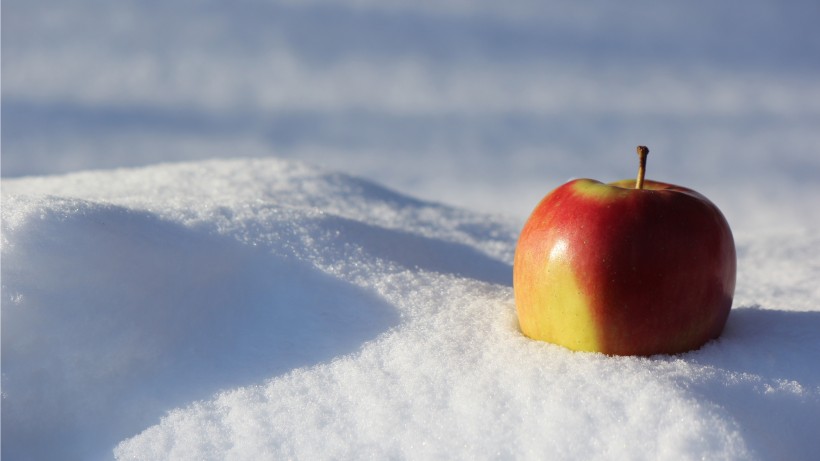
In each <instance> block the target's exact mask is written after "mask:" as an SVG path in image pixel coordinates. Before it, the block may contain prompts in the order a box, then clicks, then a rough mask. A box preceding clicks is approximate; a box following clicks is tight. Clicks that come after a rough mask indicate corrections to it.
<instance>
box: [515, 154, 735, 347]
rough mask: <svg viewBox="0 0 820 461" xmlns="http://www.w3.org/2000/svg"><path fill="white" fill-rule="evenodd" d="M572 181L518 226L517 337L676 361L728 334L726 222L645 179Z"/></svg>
mask: <svg viewBox="0 0 820 461" xmlns="http://www.w3.org/2000/svg"><path fill="white" fill-rule="evenodd" d="M648 152H649V150H648V149H646V148H645V147H643V146H639V148H638V153H639V155H640V157H641V168H640V169H639V173H638V181H637V183H636V181H635V180H624V181H617V182H614V183H611V184H603V183H601V182H598V181H594V180H591V179H576V180H573V181H570V182H568V183H566V184H564V185H562V186H560V187H558V188H557V189H555V190H554V191H552V192H551V193H550V194H549V195H547V196H546V197H545V198H544V199H543V200H542V201H541V203H539V204H538V206H537V207H536V208H535V210H534V211H533V212H532V215H531V216H530V217H529V219H528V220H527V223H526V224H525V225H524V229H523V230H522V232H521V237H520V238H519V240H518V245H517V247H516V250H515V261H514V264H513V287H514V291H515V304H516V310H517V312H518V319H519V323H520V326H521V331H522V332H523V333H524V334H525V335H527V336H529V337H530V338H533V339H538V340H543V341H548V342H551V343H555V344H560V345H562V346H565V347H567V348H569V349H573V350H578V351H597V352H603V353H605V354H614V355H653V354H674V353H679V352H685V351H689V350H693V349H697V348H699V347H701V346H702V345H703V344H705V343H706V342H707V341H709V340H711V339H714V338H717V337H718V336H719V335H720V333H721V332H722V331H723V327H724V325H725V324H726V320H727V318H728V316H729V310H730V309H731V306H732V297H733V295H734V289H735V268H736V256H735V245H734V240H733V238H732V232H731V230H730V229H729V224H728V223H727V222H726V219H725V218H724V217H723V214H722V213H721V212H720V210H718V208H717V207H716V206H715V205H714V204H713V203H712V202H710V201H709V200H708V199H707V198H706V197H704V196H703V195H701V194H699V193H697V192H695V191H693V190H691V189H687V188H685V187H680V186H675V185H672V184H665V183H661V182H655V181H646V182H645V183H644V180H643V174H644V173H643V172H644V165H645V161H646V155H647V154H648Z"/></svg>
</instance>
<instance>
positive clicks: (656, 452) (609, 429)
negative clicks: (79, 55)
mask: <svg viewBox="0 0 820 461" xmlns="http://www.w3.org/2000/svg"><path fill="white" fill-rule="evenodd" d="M2 219H3V220H2V245H3V247H2V263H3V264H2V285H3V286H2V288H3V293H2V296H3V297H2V368H3V369H2V372H3V375H2V389H3V425H2V432H3V433H2V438H3V447H2V450H3V455H4V457H8V458H13V459H47V458H55V457H59V458H66V457H68V458H84V459H88V458H92V459H105V458H111V457H112V456H114V457H116V458H118V459H151V460H156V459H192V460H193V459H260V458H262V459H282V458H295V459H359V458H369V459H385V458H409V459H430V458H447V459H450V458H456V459H487V458H518V459H544V458H551V459H622V458H628V459H754V458H761V459H811V458H812V457H813V456H814V455H815V454H816V453H817V452H818V450H820V443H818V440H817V437H816V435H815V434H814V430H815V429H816V427H817V426H818V424H820V370H818V369H817V367H816V360H817V357H818V356H820V334H818V331H820V308H818V306H820V289H818V288H817V286H816V285H815V284H814V281H815V280H816V279H817V276H818V275H819V274H820V265H818V263H817V262H816V261H817V258H811V257H806V255H812V254H814V255H816V254H818V250H820V238H818V237H817V236H816V235H815V233H812V232H809V231H808V230H794V231H790V232H788V233H784V232H780V233H765V234H764V233H755V232H747V233H744V235H743V236H742V237H741V238H739V239H738V242H737V243H738V252H739V274H738V279H739V284H738V292H737V295H736V303H735V309H734V310H733V312H732V314H731V316H730V319H729V323H728V326H727V330H726V332H725V334H724V335H723V336H722V337H721V339H719V340H718V341H715V342H712V343H710V344H708V345H707V346H705V347H704V348H703V349H701V350H699V351H696V352H692V353H689V354H683V355H680V356H674V357H669V356H659V357H652V358H615V357H606V356H603V355H600V354H584V353H572V352H569V351H567V350H565V349H562V348H560V347H557V346H553V345H549V344H545V343H539V342H534V341H531V340H528V339H527V338H524V337H523V336H522V335H521V334H520V332H519V331H518V328H517V323H516V319H515V312H514V305H513V299H512V290H511V286H510V284H511V265H510V264H511V260H512V254H513V251H514V246H515V239H516V236H517V231H518V229H517V228H516V226H514V225H511V224H510V223H508V222H506V220H505V219H503V218H501V217H498V216H491V215H484V214H479V213H473V212H468V211H465V210H460V209H456V208H452V207H448V206H445V205H442V204H438V203H431V202H424V201H420V200H417V199H414V198H411V197H407V196H403V195H399V194H397V193H395V192H392V191H390V190H387V189H385V188H383V187H381V186H379V185H377V184H374V183H371V182H368V181H365V180H362V179H359V178H355V177H351V176H347V175H343V174H339V173H336V172H333V171H325V170H322V169H320V168H316V167H312V166H309V165H306V164H302V163H297V162H287V161H281V160H276V159H269V160H230V161H225V160H223V161H205V162H198V163H189V164H173V165H156V166H152V167H147V168H141V169H130V170H115V171H99V172H95V171H88V172H82V173H76V174H71V175H67V176H61V177H41V178H23V179H16V180H7V181H4V182H3V207H2ZM112 449H113V455H112Z"/></svg>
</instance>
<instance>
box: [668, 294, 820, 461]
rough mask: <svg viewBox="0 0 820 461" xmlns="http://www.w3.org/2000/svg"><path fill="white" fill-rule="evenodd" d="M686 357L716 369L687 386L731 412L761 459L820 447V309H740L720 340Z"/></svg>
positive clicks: (800, 455) (811, 454) (810, 455)
mask: <svg viewBox="0 0 820 461" xmlns="http://www.w3.org/2000/svg"><path fill="white" fill-rule="evenodd" d="M683 358H684V359H685V360H687V361H689V362H690V363H692V364H695V365H702V366H704V367H706V368H708V369H709V370H712V371H713V372H714V373H713V374H706V376H708V377H707V378H698V379H694V380H693V381H692V382H687V383H686V387H687V388H688V389H689V390H690V391H692V392H693V393H694V394H696V395H697V396H699V397H700V398H702V399H703V400H706V401H709V402H712V403H713V404H715V405H716V406H717V407H719V409H720V410H721V411H725V412H726V413H727V414H728V415H729V416H731V418H732V419H733V420H734V421H735V422H736V423H737V426H738V429H739V431H740V433H741V435H742V436H743V439H744V440H745V441H746V443H747V445H749V448H751V449H752V450H753V451H754V452H756V453H757V454H758V455H760V457H761V459H793V460H809V459H815V457H816V456H817V453H820V438H818V437H817V433H816V431H817V427H818V426H820V367H818V363H820V362H818V358H820V312H816V311H814V312H800V311H785V310H774V309H763V308H760V307H759V306H749V307H739V308H735V309H733V310H732V313H731V315H730V316H729V322H728V323H727V326H726V330H725V331H724V333H723V335H722V336H721V337H720V338H719V339H718V340H717V341H714V342H712V343H709V344H707V345H706V346H705V347H704V348H703V349H701V350H699V351H696V352H692V353H689V354H686V355H684V356H683ZM683 380H684V381H688V380H689V379H688V378H685V379H683Z"/></svg>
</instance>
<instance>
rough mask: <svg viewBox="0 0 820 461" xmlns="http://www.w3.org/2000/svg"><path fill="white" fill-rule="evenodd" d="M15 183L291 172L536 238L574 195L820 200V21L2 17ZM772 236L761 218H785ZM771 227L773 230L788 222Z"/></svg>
mask: <svg viewBox="0 0 820 461" xmlns="http://www.w3.org/2000/svg"><path fill="white" fill-rule="evenodd" d="M2 13H3V14H2V26H3V28H2V34H3V36H2V38H3V42H2V43H3V45H2V46H3V50H2V51H3V56H2V57H3V74H2V77H3V81H2V83H3V87H2V96H3V108H2V111H3V113H2V115H3V127H2V135H3V141H2V142H3V152H2V154H3V157H2V175H3V177H18V176H23V175H42V174H52V173H63V172H68V171H77V170H85V169H96V168H112V167H123V166H138V165H147V164H153V163H157V162H168V161H180V160H197V159H203V158H215V157H220V158H224V157H280V158H289V159H300V160H307V161H309V162H311V163H315V164H319V165H322V166H325V167H329V168H335V169H341V170H344V171H347V172H350V173H353V174H357V175H362V176H365V177H367V178H370V179H373V180H375V181H378V182H380V183H382V184H385V185H388V186H390V187H393V188H395V189H398V190H400V191H402V192H409V193H412V194H414V195H416V196H419V197H422V198H427V199H434V200H440V201H443V202H446V203H451V204H456V205H462V206H467V207H469V208H472V209H476V210H483V211H491V212H498V213H505V214H507V215H511V216H514V217H515V218H517V219H518V220H519V221H522V220H523V219H524V217H525V216H526V214H527V213H528V212H529V211H530V210H531V208H532V207H533V206H534V204H535V203H536V202H537V200H538V199H539V198H540V197H541V196H542V195H543V194H545V193H546V192H547V191H548V190H550V189H552V188H553V187H555V186H557V185H558V184H560V183H561V182H563V181H564V180H566V179H568V178H570V177H577V176H586V177H593V178H596V179H600V180H603V181H610V180H616V179H621V178H624V177H631V176H633V175H634V173H635V156H634V146H635V145H637V144H646V145H648V146H649V147H650V149H651V150H652V155H651V156H650V166H649V176H650V177H651V178H654V179H659V180H666V181H670V182H675V183H679V184H683V185H687V186H690V187H693V188H695V189H697V190H700V191H701V192H703V193H704V194H706V195H707V196H709V197H710V198H712V199H713V200H714V201H715V202H716V203H718V205H719V206H720V205H721V204H722V203H726V202H727V201H730V200H731V201H732V202H733V206H731V207H728V209H727V210H725V211H726V212H727V216H728V218H729V220H730V222H731V223H732V224H733V225H734V227H736V228H738V227H741V228H742V227H746V226H761V225H762V226H768V225H774V224H775V222H776V223H777V225H787V226H788V225H795V224H800V223H802V222H803V220H804V218H805V214H806V213H805V209H806V204H805V203H791V201H787V200H782V199H783V198H784V197H785V196H790V194H785V195H783V193H782V190H783V188H787V189H795V190H800V191H801V195H802V196H805V197H807V200H809V199H810V198H811V199H812V200H814V202H813V203H817V197H820V186H818V182H820V181H818V178H820V129H818V127H820V78H819V77H820V59H817V57H818V56H820V29H819V28H818V27H817V23H818V20H820V3H818V2H816V1H813V0H808V1H800V0H795V1H787V2H782V1H776V0H751V1H748V2H744V3H743V4H742V5H739V4H737V3H735V2H714V1H675V2H651V1H625V2H616V3H613V2H606V1H592V2H574V1H549V2H543V1H528V0H516V1H509V2H495V1H471V2H468V1H444V2H421V1H406V0H390V1H384V0H378V1H377V0H358V1H342V0H313V1H263V0H239V1H234V2H229V3H226V2H221V1H215V0H203V1H192V0H182V1H174V2H165V1H156V0H124V1H117V2H110V1H106V0H83V1H72V2H65V1H53V0H39V1H31V0H9V1H5V2H3V10H2ZM771 198H773V199H774V201H775V202H777V203H778V205H777V206H773V207H771V208H772V209H773V213H774V214H769V213H757V212H756V210H757V207H759V206H765V205H761V204H762V203H763V204H765V203H766V200H767V199H771ZM773 221H774V222H773Z"/></svg>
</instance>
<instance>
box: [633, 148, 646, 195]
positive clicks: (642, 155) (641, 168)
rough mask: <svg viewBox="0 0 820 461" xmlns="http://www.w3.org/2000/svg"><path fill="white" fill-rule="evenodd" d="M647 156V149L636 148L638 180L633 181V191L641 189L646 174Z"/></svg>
mask: <svg viewBox="0 0 820 461" xmlns="http://www.w3.org/2000/svg"><path fill="white" fill-rule="evenodd" d="M648 155H649V148H648V147H646V146H638V159H639V162H640V163H639V165H638V180H637V181H635V189H643V177H644V175H645V174H646V157H647V156H648Z"/></svg>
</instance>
